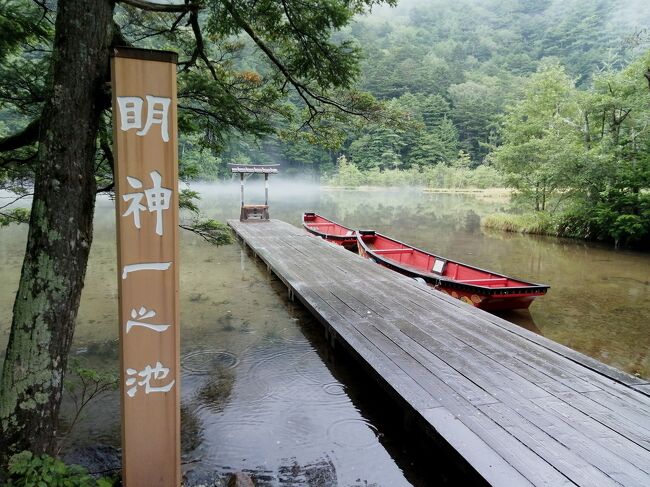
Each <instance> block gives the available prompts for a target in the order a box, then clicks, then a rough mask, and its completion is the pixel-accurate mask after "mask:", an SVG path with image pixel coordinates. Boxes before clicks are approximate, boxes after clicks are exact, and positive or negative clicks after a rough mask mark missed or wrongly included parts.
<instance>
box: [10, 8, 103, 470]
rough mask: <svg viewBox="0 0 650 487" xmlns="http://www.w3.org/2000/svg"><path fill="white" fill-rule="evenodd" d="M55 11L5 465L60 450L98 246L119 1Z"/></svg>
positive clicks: (13, 346) (16, 316) (16, 318)
mask: <svg viewBox="0 0 650 487" xmlns="http://www.w3.org/2000/svg"><path fill="white" fill-rule="evenodd" d="M57 10H58V13H57V18H56V26H55V38H54V56H53V61H52V66H51V85H50V94H49V97H48V99H47V100H46V104H45V106H44V109H43V114H42V116H41V122H40V133H39V139H38V140H39V150H38V162H37V169H36V176H35V177H36V179H35V188H34V198H33V203H32V213H31V218H30V222H29V234H28V240H27V249H26V252H25V258H24V261H23V267H22V272H21V276H20V284H19V289H18V293H17V295H16V300H15V302H14V309H13V321H12V324H11V334H10V337H9V343H8V345H7V353H6V357H5V362H4V366H3V370H2V378H1V380H0V464H4V462H5V461H6V460H7V458H8V456H9V455H11V454H13V453H15V452H17V451H20V450H25V449H28V450H31V451H33V452H36V453H40V452H48V453H52V452H53V451H54V447H55V435H56V428H57V419H58V413H59V406H60V404H61V395H62V391H63V377H64V374H65V369H66V365H67V357H68V352H69V350H70V344H71V341H72V336H73V333H74V325H75V320H76V317H77V310H78V308H79V298H80V295H81V289H82V287H83V281H84V276H85V273H86V264H87V262H88V253H89V251H90V244H91V241H92V220H93V213H94V207H95V190H96V185H95V174H94V156H95V151H96V138H97V131H98V127H99V117H100V114H101V111H102V109H103V106H102V103H103V102H102V100H103V99H104V96H103V95H102V85H103V83H104V82H105V81H106V80H107V79H108V67H109V53H110V43H111V38H112V17H113V2H112V0H59V2H58V5H57ZM0 471H2V468H1V467H0Z"/></svg>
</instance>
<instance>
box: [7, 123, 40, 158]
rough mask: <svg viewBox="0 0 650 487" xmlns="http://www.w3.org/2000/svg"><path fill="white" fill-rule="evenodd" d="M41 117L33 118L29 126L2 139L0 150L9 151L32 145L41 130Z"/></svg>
mask: <svg viewBox="0 0 650 487" xmlns="http://www.w3.org/2000/svg"><path fill="white" fill-rule="evenodd" d="M40 127H41V119H40V118H37V119H36V120H32V121H31V122H30V124H29V125H27V127H25V128H24V129H23V130H21V131H20V132H18V133H17V134H14V135H10V136H9V137H5V138H4V139H0V152H7V151H10V150H14V149H20V148H21V147H25V146H28V145H32V144H33V143H34V142H36V140H37V139H38V134H39V132H40Z"/></svg>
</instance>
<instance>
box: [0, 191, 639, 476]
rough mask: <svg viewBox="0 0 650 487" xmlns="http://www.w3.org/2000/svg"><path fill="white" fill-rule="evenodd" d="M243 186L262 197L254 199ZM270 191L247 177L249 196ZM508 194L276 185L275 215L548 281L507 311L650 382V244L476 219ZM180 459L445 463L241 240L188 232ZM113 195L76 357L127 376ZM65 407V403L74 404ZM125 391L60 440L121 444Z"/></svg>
mask: <svg viewBox="0 0 650 487" xmlns="http://www.w3.org/2000/svg"><path fill="white" fill-rule="evenodd" d="M193 189H198V190H201V191H202V193H203V195H204V198H203V201H202V207H203V209H204V210H205V212H206V213H207V214H208V215H209V216H211V217H215V218H218V219H222V220H223V219H226V218H235V217H237V216H238V210H239V208H238V201H239V193H238V192H239V186H238V184H237V183H232V184H226V185H195V186H193ZM248 195H250V196H251V197H250V198H249V197H248ZM262 198H263V189H262V187H261V186H260V185H256V184H252V185H250V187H248V186H247V201H251V202H253V201H259V200H260V199H262ZM506 206H507V201H505V200H503V199H499V198H488V197H484V196H476V195H452V194H430V193H424V192H422V191H420V190H417V189H400V190H382V191H338V190H336V191H335V190H321V189H319V188H318V187H316V186H311V185H306V184H299V183H283V182H282V181H272V182H271V216H272V218H279V219H283V220H286V221H288V222H291V223H294V224H296V225H298V224H299V222H300V217H301V214H302V212H303V211H305V210H313V211H318V212H320V213H322V214H324V215H326V216H329V217H331V218H333V219H335V220H338V221H340V222H342V223H345V224H347V225H349V226H352V227H358V228H374V229H376V230H378V231H381V232H383V233H387V234H389V235H392V236H394V237H397V238H398V239H400V240H403V241H406V242H409V243H412V244H414V245H416V246H418V247H421V248H424V249H429V250H432V251H434V252H436V253H438V254H441V255H443V256H447V257H449V258H452V259H456V260H460V261H464V262H467V263H470V264H474V265H478V266H480V267H485V268H489V269H494V270H496V271H499V272H503V273H506V274H511V275H513V276H517V277H520V278H523V279H527V280H531V281H534V282H540V283H546V284H550V285H551V290H550V291H549V293H548V294H547V295H546V296H544V297H542V298H538V299H537V300H536V302H535V303H534V304H533V305H532V307H531V309H530V312H529V313H528V312H516V313H511V314H509V315H503V316H504V317H505V318H506V319H509V320H511V321H515V322H518V323H519V324H521V325H522V326H525V327H527V328H529V329H532V330H534V331H536V332H537V333H540V334H542V335H544V336H546V337H548V338H550V339H552V340H555V341H558V342H560V343H563V344H565V345H567V346H569V347H571V348H574V349H576V350H579V351H581V352H583V353H585V354H587V355H590V356H592V357H594V358H596V359H598V360H601V361H603V362H605V363H608V364H610V365H613V366H615V367H618V368H620V369H623V370H625V371H627V372H630V373H633V374H637V375H640V376H642V377H646V378H650V333H649V324H650V310H649V307H648V302H649V301H650V255H648V254H642V253H634V252H628V251H614V250H612V249H610V248H607V247H604V246H599V245H593V244H588V243H583V242H574V241H565V240H558V239H553V238H544V237H530V236H521V235H513V234H504V233H499V232H494V233H493V232H486V231H485V230H482V229H481V228H480V218H481V216H484V215H486V214H488V213H491V212H494V211H499V210H501V209H503V208H505V207H506ZM25 239H26V228H25V227H24V226H23V227H15V226H12V227H9V228H4V229H1V230H0V272H1V275H2V279H0V350H1V351H0V354H3V353H4V349H5V346H6V343H7V340H8V335H9V324H10V318H11V306H12V303H13V296H14V294H15V291H16V287H17V283H18V277H19V272H20V265H21V261H22V254H23V252H24V246H25ZM181 264H182V267H181V306H182V308H181V309H182V313H181V321H182V323H181V325H182V332H181V334H182V353H183V358H182V368H183V371H182V374H183V375H182V399H183V458H184V461H185V462H186V465H185V470H186V471H187V472H188V476H189V478H190V479H192V480H193V481H199V480H204V481H207V480H209V479H218V478H222V477H223V476H224V475H225V474H227V473H228V472H232V471H236V470H244V471H247V472H250V473H251V474H253V475H254V476H255V477H256V479H257V480H258V482H259V484H260V485H306V484H309V485H323V486H333V485H340V486H351V485H354V486H357V485H358V486H362V485H364V486H366V485H378V486H379V485H381V486H399V485H410V484H413V485H430V484H432V483H434V482H436V481H438V480H439V479H440V478H439V477H440V476H444V473H441V472H439V471H438V469H435V468H432V467H431V455H430V452H427V453H428V454H427V455H426V456H424V455H422V452H421V451H420V450H418V448H417V446H415V445H413V444H412V443H411V441H410V440H409V439H408V438H407V437H405V436H404V434H403V433H402V430H401V423H400V421H398V420H396V419H395V418H396V417H397V415H396V411H394V410H393V409H392V408H391V406H390V404H388V403H387V402H386V401H387V398H386V397H385V396H384V395H383V394H381V393H380V392H378V391H377V390H376V389H375V388H374V387H373V386H372V384H369V382H371V381H369V380H368V377H367V376H366V375H365V374H364V373H363V372H361V371H359V370H357V365H356V364H355V363H354V362H353V361H351V360H349V359H347V357H345V356H343V355H342V354H340V353H332V351H331V350H330V349H329V348H328V346H327V345H326V343H325V341H324V339H323V338H322V337H323V332H322V328H321V326H320V325H319V324H318V323H316V322H315V321H314V320H312V318H311V317H310V315H309V314H308V313H307V312H305V311H304V310H303V309H302V308H301V307H300V306H299V305H297V304H293V303H291V302H289V301H288V300H287V297H286V294H287V293H286V289H285V288H284V286H283V285H282V284H281V283H280V282H279V281H277V280H275V279H273V278H272V277H271V276H269V274H268V273H267V272H266V269H265V268H264V267H263V266H261V265H260V264H259V263H258V262H256V261H255V260H253V259H252V257H251V256H250V255H249V254H247V253H246V252H244V251H242V249H241V248H240V246H239V245H238V244H234V245H229V246H224V247H219V248H215V247H213V246H211V245H209V244H207V243H205V242H204V241H203V240H202V239H200V238H199V237H197V236H195V235H192V234H189V233H186V232H183V233H182V248H181ZM116 340H117V291H116V264H115V228H114V209H113V203H112V201H110V200H108V199H102V200H100V201H99V202H98V208H97V214H96V218H95V240H94V243H93V247H92V252H91V257H90V263H89V269H88V274H87V279H86V286H85V288H84V293H83V296H82V304H81V309H80V312H79V319H78V325H77V330H76V334H75V339H74V344H73V352H72V353H73V356H75V357H77V358H78V359H79V360H80V362H81V363H82V364H83V365H84V366H89V367H94V368H97V369H101V370H113V371H117V363H118V351H117V341H116ZM66 409H67V410H69V404H68V407H67V408H66ZM119 429H120V426H119V401H118V396H117V393H109V394H107V395H106V396H104V398H103V399H101V400H98V401H95V402H94V403H93V404H92V405H91V406H89V408H88V410H87V411H86V412H85V415H84V418H83V419H82V421H81V422H80V423H79V424H78V425H77V426H76V427H75V429H74V430H73V432H72V434H71V436H70V438H69V439H68V440H67V441H66V442H65V443H64V450H67V449H71V448H74V447H82V446H86V445H95V444H98V443H101V444H108V445H114V446H119V443H120V440H119V435H120V432H119Z"/></svg>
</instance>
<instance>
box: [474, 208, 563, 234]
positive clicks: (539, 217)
mask: <svg viewBox="0 0 650 487" xmlns="http://www.w3.org/2000/svg"><path fill="white" fill-rule="evenodd" d="M481 226H482V227H484V228H491V229H494V230H501V231H503V232H514V233H532V234H536V235H557V224H556V222H555V221H554V219H553V218H552V217H551V216H550V215H549V214H548V213H544V212H536V213H524V214H522V215H511V214H507V213H493V214H491V215H487V216H486V217H484V218H482V219H481Z"/></svg>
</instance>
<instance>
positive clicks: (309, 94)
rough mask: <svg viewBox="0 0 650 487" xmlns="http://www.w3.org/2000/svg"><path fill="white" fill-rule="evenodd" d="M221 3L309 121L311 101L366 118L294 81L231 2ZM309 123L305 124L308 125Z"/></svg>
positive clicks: (312, 109)
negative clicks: (281, 77)
mask: <svg viewBox="0 0 650 487" xmlns="http://www.w3.org/2000/svg"><path fill="white" fill-rule="evenodd" d="M221 3H222V4H223V6H224V7H225V8H226V10H227V11H228V13H229V14H230V16H231V17H232V18H233V20H234V21H235V23H236V24H237V25H239V26H240V27H241V28H242V29H243V30H244V32H246V33H247V34H248V36H249V37H250V38H251V39H252V40H253V42H254V43H255V44H256V45H257V47H259V48H260V49H261V50H262V52H264V54H266V57H268V59H269V60H270V61H271V62H272V63H273V64H274V65H275V66H276V67H277V68H278V70H280V72H281V73H282V74H283V75H284V77H285V78H286V79H287V80H288V81H289V83H291V85H293V87H294V88H295V89H296V92H297V93H298V95H299V96H300V98H302V100H303V101H304V102H305V104H306V105H307V108H308V109H309V112H310V113H311V115H312V116H311V117H310V120H309V121H311V119H313V117H314V115H316V114H317V113H318V112H319V110H318V108H317V107H316V106H315V105H314V103H313V102H312V100H316V101H318V102H320V103H322V104H324V105H330V106H333V107H334V108H336V109H338V110H340V111H342V112H344V113H348V114H350V115H360V116H366V115H365V114H364V113H363V112H359V111H357V110H354V109H351V108H349V107H346V106H344V105H342V104H340V103H338V102H336V101H334V100H332V99H330V98H327V97H325V96H322V95H319V94H318V93H314V92H313V91H311V89H310V88H309V87H308V86H307V85H305V84H304V83H302V82H301V81H299V80H298V79H296V78H295V77H294V76H293V74H292V73H291V72H290V71H289V69H288V68H287V67H286V66H285V65H284V63H283V62H282V61H281V60H280V59H279V58H278V57H277V56H276V55H275V53H274V52H273V50H272V49H271V48H270V47H269V46H267V45H266V43H265V42H264V41H263V40H262V38H260V37H259V36H258V35H257V33H256V32H255V31H254V30H253V28H252V27H251V25H250V24H249V23H248V22H246V21H245V20H244V18H243V17H242V16H241V15H239V12H238V11H237V9H236V8H235V5H234V3H233V2H231V1H230V0H221ZM309 121H308V122H307V123H309Z"/></svg>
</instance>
